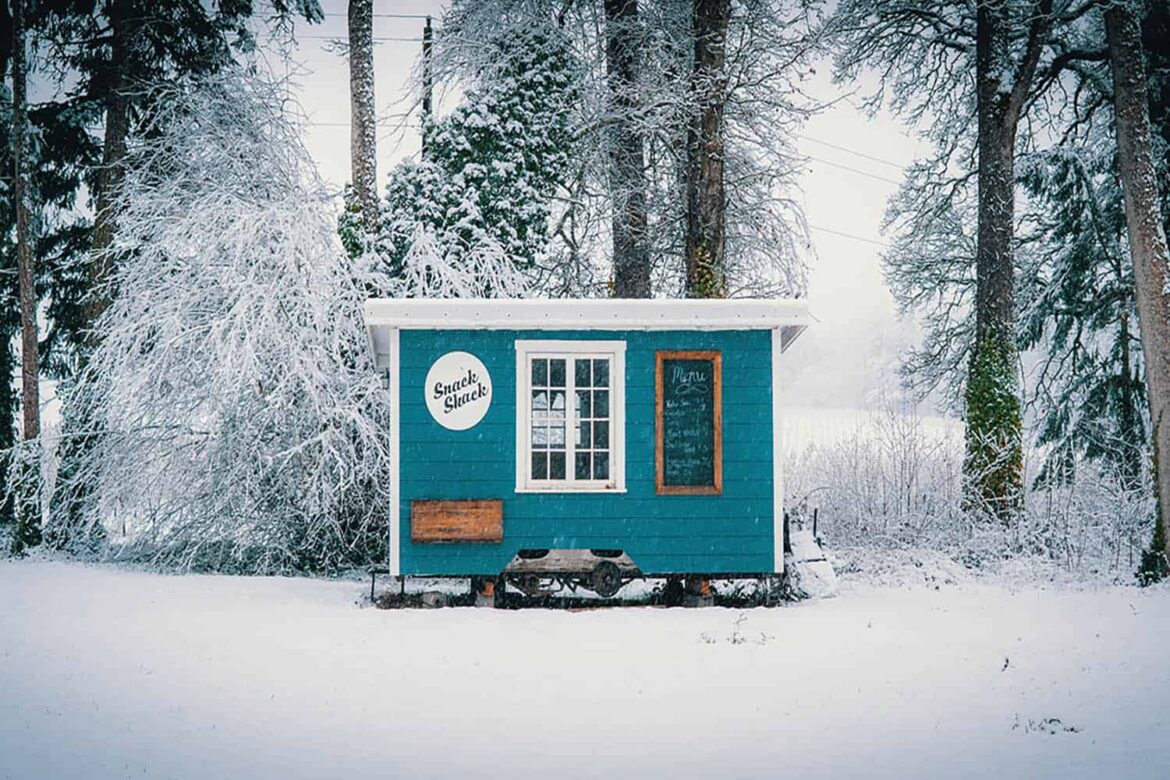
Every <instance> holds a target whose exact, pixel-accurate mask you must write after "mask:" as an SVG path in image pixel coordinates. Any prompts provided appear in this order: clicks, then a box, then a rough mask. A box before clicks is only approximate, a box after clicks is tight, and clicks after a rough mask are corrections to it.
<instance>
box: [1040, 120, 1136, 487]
mask: <svg viewBox="0 0 1170 780" xmlns="http://www.w3.org/2000/svg"><path fill="white" fill-rule="evenodd" d="M1109 135H1110V129H1109V127H1108V125H1106V124H1105V123H1099V124H1094V125H1092V126H1091V128H1090V133H1089V135H1088V137H1087V138H1086V143H1084V144H1080V143H1077V144H1075V145H1074V144H1072V143H1069V144H1066V145H1063V146H1057V147H1054V148H1052V149H1046V150H1042V151H1038V152H1035V153H1031V154H1028V155H1026V156H1024V157H1023V158H1022V160H1021V165H1020V174H1021V182H1022V184H1023V189H1024V192H1025V193H1026V194H1027V196H1028V197H1027V200H1026V206H1025V209H1024V213H1023V215H1022V219H1021V228H1020V235H1019V242H1020V246H1019V248H1018V251H1017V265H1018V268H1019V291H1020V344H1021V346H1022V347H1023V348H1025V349H1028V350H1034V351H1035V353H1036V358H1035V360H1034V361H1028V362H1029V363H1030V362H1034V363H1035V366H1034V368H1033V369H1032V370H1031V371H1030V372H1029V375H1028V382H1027V385H1028V387H1027V388H1026V393H1025V397H1026V398H1027V399H1028V400H1029V404H1030V406H1031V407H1032V409H1033V410H1034V412H1035V415H1036V422H1037V428H1038V430H1037V437H1036V443H1037V444H1038V445H1039V446H1040V447H1041V448H1043V451H1044V462H1043V465H1042V467H1041V468H1040V470H1039V473H1038V475H1037V476H1038V479H1039V480H1040V481H1041V483H1045V484H1053V483H1059V482H1068V481H1071V480H1072V479H1074V478H1075V476H1076V471H1077V466H1078V464H1079V463H1080V461H1081V460H1083V459H1086V458H1087V459H1090V460H1101V461H1103V464H1102V466H1103V468H1104V469H1105V470H1112V471H1114V472H1115V473H1116V475H1117V478H1118V479H1119V480H1120V481H1121V482H1122V484H1124V485H1126V486H1128V487H1130V488H1134V487H1136V486H1138V485H1141V484H1143V482H1144V477H1145V475H1144V473H1143V472H1144V468H1145V461H1146V445H1147V435H1146V430H1147V415H1146V414H1145V413H1144V407H1145V380H1144V371H1143V360H1142V356H1141V338H1140V335H1139V332H1138V323H1137V311H1136V307H1135V298H1134V284H1133V264H1132V263H1131V262H1130V257H1129V252H1128V251H1127V250H1128V247H1127V242H1126V240H1125V237H1124V225H1125V215H1124V211H1123V206H1122V203H1121V189H1120V182H1119V181H1118V179H1117V171H1116V168H1115V159H1116V150H1115V148H1114V145H1113V143H1112V140H1111V138H1110V137H1109Z"/></svg>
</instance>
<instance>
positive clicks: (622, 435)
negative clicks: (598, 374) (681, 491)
mask: <svg viewBox="0 0 1170 780" xmlns="http://www.w3.org/2000/svg"><path fill="white" fill-rule="evenodd" d="M533 358H608V359H609V361H610V362H609V406H610V409H609V480H608V481H606V482H601V481H598V480H585V481H578V480H577V479H575V478H574V477H573V473H574V471H573V453H574V442H575V440H576V416H575V413H574V412H573V409H574V408H575V404H574V403H573V401H574V399H575V397H576V396H575V390H576V386H575V384H574V382H575V380H576V377H575V376H574V375H573V374H574V372H573V371H572V369H571V367H570V366H568V365H566V366H565V407H566V409H565V438H566V442H565V444H566V452H565V477H566V479H564V480H534V479H532V470H531V468H530V466H529V458H530V455H531V449H532V444H531V442H532V433H531V430H530V425H531V415H532V408H531V407H532V401H531V398H532V368H531V360H532V359H533ZM516 492H517V493H624V492H626V342H624V341H591V340H576V339H574V340H564V339H560V340H554V339H549V340H529V339H517V340H516Z"/></svg>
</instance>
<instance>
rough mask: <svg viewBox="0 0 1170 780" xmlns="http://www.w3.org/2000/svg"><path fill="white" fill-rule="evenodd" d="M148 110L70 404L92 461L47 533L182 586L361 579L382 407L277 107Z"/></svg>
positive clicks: (318, 212) (373, 546) (229, 94)
mask: <svg viewBox="0 0 1170 780" xmlns="http://www.w3.org/2000/svg"><path fill="white" fill-rule="evenodd" d="M154 98H155V101H154V104H155V105H157V106H159V107H160V111H159V113H158V114H156V115H155V117H154V119H153V124H152V127H151V128H150V130H151V132H150V133H149V134H147V136H146V138H145V140H143V141H141V142H140V143H137V144H135V145H133V146H132V147H131V149H130V150H129V154H128V158H127V160H128V165H127V168H126V174H125V180H124V182H123V184H122V185H121V187H120V189H119V194H118V198H117V201H116V204H115V206H116V209H117V213H118V215H119V218H118V226H119V229H118V232H117V234H116V237H115V242H114V244H113V245H112V247H111V248H110V250H108V251H110V252H112V253H115V256H114V257H112V258H107V260H108V261H109V262H110V264H111V265H110V267H112V268H114V269H116V270H115V275H114V277H113V280H112V284H111V289H110V291H109V293H108V294H109V297H110V301H111V305H110V307H109V308H108V309H107V310H106V311H105V313H104V314H103V315H102V316H101V318H100V319H99V320H98V322H97V328H98V334H97V335H98V336H99V339H98V342H97V343H98V347H97V348H96V349H95V351H94V352H93V353H92V355H91V357H90V360H89V361H88V364H87V367H86V369H85V371H84V373H83V374H82V375H81V377H80V379H79V380H78V381H77V383H76V384H75V385H74V386H72V387H71V388H70V389H69V391H68V393H67V396H66V415H77V416H78V418H79V419H82V420H85V421H87V424H88V425H89V426H92V427H91V429H90V430H86V431H82V432H80V433H77V434H75V435H85V436H88V437H89V438H90V441H89V444H90V446H87V447H80V448H77V450H78V451H77V453H76V457H77V458H78V459H79V460H78V461H77V462H75V463H74V464H73V465H72V467H71V468H70V469H69V470H68V472H67V474H66V475H65V476H64V477H63V483H61V484H59V485H58V486H57V490H56V494H55V496H54V502H53V504H54V507H53V509H54V511H53V514H52V519H51V521H50V527H49V529H48V530H49V531H50V532H52V533H65V534H67V535H69V536H71V537H72V538H76V536H77V532H78V529H77V528H76V527H62V524H65V523H67V522H69V521H70V520H78V519H79V521H80V523H81V524H82V525H83V526H86V527H89V528H92V527H94V526H97V525H104V526H105V527H106V528H107V529H108V531H109V532H110V535H109V540H110V544H111V549H112V551H113V552H114V553H115V554H117V555H121V556H126V557H133V558H136V559H148V560H151V561H154V562H157V563H161V564H164V565H168V566H175V567H180V568H198V569H215V570H233V571H245V572H276V571H290V570H309V569H323V568H331V567H336V566H342V565H347V564H349V565H352V564H358V563H365V562H367V561H368V560H370V559H371V558H372V557H375V556H376V555H378V554H379V553H378V552H377V551H378V550H379V548H380V547H381V546H382V544H383V541H382V539H383V536H384V533H383V531H384V525H383V523H382V522H381V521H380V514H381V508H382V507H384V505H385V501H386V500H387V497H386V496H385V495H384V493H382V492H381V491H382V490H383V486H384V485H385V480H384V475H385V473H386V468H387V461H386V457H387V453H386V450H385V448H384V443H383V433H382V429H381V426H380V423H381V422H382V421H383V420H384V414H385V406H384V404H385V394H384V393H383V392H382V391H381V388H380V386H379V383H378V380H377V378H376V375H375V372H374V370H373V368H372V365H371V362H370V359H369V356H368V354H367V351H368V347H367V344H366V338H365V335H364V332H363V328H362V324H361V316H360V311H361V304H362V301H363V298H364V294H363V291H362V290H360V289H359V288H358V286H357V285H356V284H355V283H354V281H353V278H352V275H351V274H350V272H349V268H348V262H347V260H346V257H345V254H344V251H343V250H342V248H341V246H340V245H339V242H338V240H337V235H336V232H335V230H334V223H333V219H334V215H333V213H332V206H331V198H330V194H329V193H328V192H327V191H326V189H325V187H324V186H323V184H322V183H321V181H320V180H319V179H318V177H317V174H316V171H315V169H314V167H313V164H312V161H311V159H310V157H309V155H308V153H307V151H306V150H305V147H304V145H303V142H302V139H301V135H300V130H299V128H298V126H297V125H296V124H295V122H294V121H293V120H292V119H291V118H290V116H289V115H288V114H287V113H286V110H285V109H284V108H283V107H284V106H285V105H286V103H285V93H284V91H283V90H282V89H281V88H280V86H279V85H277V84H273V83H269V82H266V81H265V80H263V79H262V78H258V77H256V76H251V75H247V74H246V73H244V72H243V71H240V70H228V71H225V72H224V73H221V74H220V75H217V76H215V77H214V78H213V79H208V80H206V81H203V82H201V83H196V84H193V85H181V86H168V87H164V88H161V89H160V91H159V92H158V93H157V94H156V95H155V96H154ZM76 504H80V506H77V505H76Z"/></svg>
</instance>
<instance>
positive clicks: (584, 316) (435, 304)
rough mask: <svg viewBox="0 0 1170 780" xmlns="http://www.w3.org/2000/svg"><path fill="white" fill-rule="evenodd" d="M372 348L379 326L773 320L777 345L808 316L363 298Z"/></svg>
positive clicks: (691, 304)
mask: <svg viewBox="0 0 1170 780" xmlns="http://www.w3.org/2000/svg"><path fill="white" fill-rule="evenodd" d="M365 319H366V327H368V328H369V329H370V332H371V336H372V338H373V341H374V349H375V352H378V353H382V349H381V346H382V342H383V340H384V339H383V338H380V337H379V331H385V330H386V329H387V328H391V327H395V328H405V329H412V330H431V329H461V330H462V329H467V330H475V329H478V330H512V329H517V330H519V329H526V330H529V329H530V330H560V329H574V330H577V329H579V330H764V329H772V328H780V329H781V332H782V342H783V346H784V347H785V348H787V346H788V345H789V344H791V343H792V341H794V340H795V339H796V337H797V336H799V335H800V333H801V331H803V330H804V329H805V328H806V327H808V325H809V323H810V322H811V316H810V315H809V311H808V302H807V301H805V300H803V299H795V298H787V299H761V298H739V299H730V300H728V299H718V300H712V299H684V300H680V299H617V300H614V299H578V298H544V299H538V298H530V299H523V300H511V299H509V300H505V299H466V298H464V299H448V300H433V299H418V298H414V299H399V298H373V299H370V300H368V301H366V307H365Z"/></svg>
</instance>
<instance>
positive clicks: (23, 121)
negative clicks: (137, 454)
mask: <svg viewBox="0 0 1170 780" xmlns="http://www.w3.org/2000/svg"><path fill="white" fill-rule="evenodd" d="M24 2H25V0H13V2H12V63H11V64H12V195H13V200H14V201H15V206H16V266H17V284H18V286H19V290H20V350H21V360H20V362H21V370H20V384H21V398H20V404H21V412H22V417H23V423H24V425H23V433H24V439H25V441H31V440H33V439H36V438H37V437H38V436H39V435H40V433H41V400H40V392H39V387H38V381H39V378H40V377H39V374H38V371H37V293H36V287H35V285H34V277H33V245H32V242H33V237H32V225H31V215H30V213H29V212H30V209H29V199H30V198H31V197H32V192H31V188H30V187H29V180H28V161H27V160H26V159H25V157H26V154H27V152H28V148H27V141H28V83H27V72H26V64H25V41H24V36H25V33H24V10H25V9H24ZM26 455H27V453H26ZM17 468H21V469H26V468H36V464H35V462H33V463H31V464H30V463H29V462H28V461H26V460H23V459H22V460H21V461H20V462H19V463H18V465H17ZM23 476H24V475H22V481H23ZM6 487H7V486H2V487H0V489H4V488H6ZM23 487H24V489H23V490H21V491H19V493H20V494H19V495H18V496H17V503H16V522H17V527H16V538H15V539H14V544H13V549H14V550H15V551H16V552H18V553H19V552H21V551H23V550H24V549H25V548H26V547H31V546H33V545H36V544H38V543H39V542H40V502H39V501H37V500H35V498H36V491H34V490H29V489H28V483H27V482H23Z"/></svg>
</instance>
